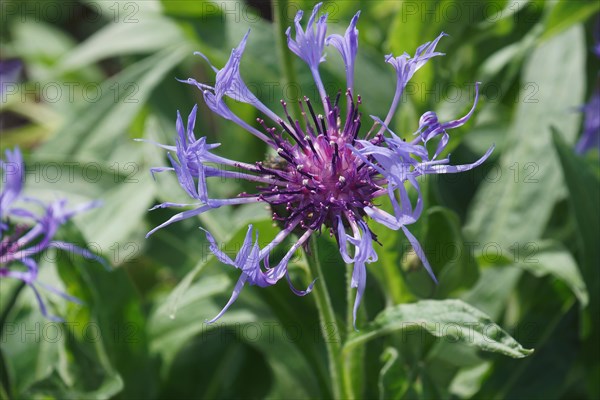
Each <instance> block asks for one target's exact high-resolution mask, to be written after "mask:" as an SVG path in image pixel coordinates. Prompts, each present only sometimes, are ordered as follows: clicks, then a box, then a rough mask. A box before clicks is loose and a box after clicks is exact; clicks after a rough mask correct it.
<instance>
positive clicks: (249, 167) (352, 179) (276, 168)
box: [148, 4, 493, 323]
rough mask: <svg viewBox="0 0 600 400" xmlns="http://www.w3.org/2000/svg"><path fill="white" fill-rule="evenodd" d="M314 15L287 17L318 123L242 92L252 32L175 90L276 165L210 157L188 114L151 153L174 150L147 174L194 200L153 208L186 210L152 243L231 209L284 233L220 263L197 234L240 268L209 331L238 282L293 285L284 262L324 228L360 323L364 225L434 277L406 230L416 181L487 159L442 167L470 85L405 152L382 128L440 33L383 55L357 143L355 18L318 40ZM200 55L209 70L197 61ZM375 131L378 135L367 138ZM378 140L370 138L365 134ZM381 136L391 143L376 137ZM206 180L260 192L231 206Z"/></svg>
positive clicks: (368, 235)
mask: <svg viewBox="0 0 600 400" xmlns="http://www.w3.org/2000/svg"><path fill="white" fill-rule="evenodd" d="M320 7H321V4H317V5H316V6H315V7H314V9H313V12H312V14H311V16H310V18H309V20H308V24H307V28H306V30H304V29H303V28H302V26H301V24H300V22H301V20H302V16H303V13H302V11H300V12H298V14H297V15H296V18H295V19H294V25H295V31H296V36H295V39H294V38H292V34H291V29H292V28H291V27H290V28H289V29H288V30H287V32H286V35H287V39H288V47H289V48H290V50H291V51H292V52H294V53H295V54H296V55H297V56H299V57H300V58H301V59H302V60H303V61H304V62H306V64H307V65H308V67H309V69H310V71H311V73H312V76H313V78H314V81H315V84H316V87H317V89H318V91H319V95H320V101H321V106H322V110H323V114H320V113H317V111H316V109H317V107H316V106H313V104H312V103H311V101H310V100H309V99H308V98H306V97H305V98H304V101H303V102H300V108H301V112H302V114H301V118H302V120H303V124H301V123H300V122H299V121H298V120H296V119H293V118H292V116H291V115H290V114H289V112H288V109H287V104H286V103H285V102H284V101H282V102H281V104H282V106H283V112H284V115H285V117H284V118H282V117H279V116H278V115H277V114H276V113H275V112H273V111H272V110H270V109H269V108H268V107H267V106H266V105H264V104H263V103H262V102H261V101H260V100H259V99H258V98H256V96H254V95H253V94H252V93H251V92H250V91H249V90H248V87H247V85H246V84H245V83H244V81H243V79H242V77H241V75H240V62H241V58H242V55H243V51H244V48H245V46H246V41H247V39H248V33H247V34H246V35H245V36H244V37H243V39H242V41H241V42H240V44H239V45H238V46H237V47H236V48H234V49H233V50H232V52H231V56H230V58H229V60H228V61H227V63H226V64H225V66H224V67H223V68H222V69H220V70H219V69H217V68H215V67H214V66H212V64H211V68H212V69H213V71H214V72H215V73H216V83H215V85H214V86H210V85H207V84H204V83H199V82H197V81H196V80H194V79H192V78H190V79H187V80H185V81H182V82H185V83H188V84H191V85H194V86H196V87H198V88H199V89H200V90H202V93H203V96H204V100H205V101H206V103H207V105H208V107H209V108H210V109H211V110H212V111H213V112H215V113H216V114H218V115H220V116H221V117H223V118H225V119H227V120H230V121H233V122H235V123H236V124H238V125H239V126H241V127H242V128H244V129H246V130H247V131H249V132H250V133H251V134H253V135H255V136H256V137H258V138H259V139H261V140H263V141H264V142H265V143H266V144H267V145H268V146H270V147H271V148H273V149H274V150H275V151H276V152H277V154H278V156H279V158H280V160H279V161H280V162H277V163H262V162H257V163H256V164H247V163H241V162H237V161H234V160H229V159H226V158H223V157H220V156H217V155H215V154H213V153H212V151H213V150H214V149H215V148H216V147H217V146H218V144H212V145H209V144H207V143H206V138H204V137H202V138H200V139H197V138H196V136H195V135H194V133H193V129H194V121H195V117H196V107H194V109H193V110H192V112H191V113H190V115H189V118H188V123H187V128H186V127H184V125H183V120H182V118H181V115H179V113H178V114H177V125H176V128H177V134H178V136H177V139H176V146H165V145H160V144H159V146H161V147H163V148H165V149H167V150H168V151H169V152H174V153H175V154H176V156H177V160H175V159H174V158H173V157H172V156H171V153H169V154H168V157H169V161H170V163H171V167H161V168H155V169H153V170H152V172H160V171H165V170H171V171H174V172H175V174H176V175H177V178H178V180H179V183H180V184H181V186H182V187H183V188H184V190H185V191H186V192H187V193H188V195H190V197H191V198H193V199H194V200H196V203H193V204H174V203H163V204H159V205H157V206H156V207H155V208H158V207H160V208H162V207H173V206H174V207H188V206H192V207H193V208H192V209H190V210H186V211H183V212H181V213H178V214H176V215H175V216H173V217H172V218H171V219H169V220H168V221H166V222H165V223H163V224H161V225H159V226H158V227H156V228H154V229H153V230H151V231H150V232H149V233H148V235H150V234H152V233H154V232H156V230H158V229H160V228H163V227H165V226H167V225H169V224H171V223H173V222H176V221H180V220H182V219H185V218H189V217H192V216H194V215H199V214H201V213H204V212H206V211H208V210H211V209H213V208H219V207H221V206H224V205H234V204H248V203H257V202H262V203H267V204H268V205H270V206H271V209H272V211H273V219H274V220H278V221H281V222H282V223H283V229H282V230H281V232H279V233H278V234H277V235H276V237H275V238H274V239H273V240H272V241H271V242H270V243H269V244H268V245H266V246H265V247H264V248H263V249H261V248H260V247H259V245H258V240H257V238H256V239H255V240H254V243H253V239H252V238H253V228H252V226H249V227H248V232H247V235H246V238H245V240H244V244H243V245H242V247H241V249H240V251H239V253H238V255H237V257H236V258H235V260H232V259H231V258H230V257H229V256H227V255H226V254H224V253H223V252H222V251H221V250H220V249H219V247H218V246H217V245H216V243H215V239H214V238H213V236H212V235H211V234H210V233H209V232H208V231H205V234H206V237H207V239H208V241H209V243H210V248H211V251H212V252H213V253H214V254H215V256H216V257H217V259H218V260H219V261H221V262H223V263H225V264H229V265H232V266H234V267H236V268H237V269H239V270H240V271H241V276H240V278H239V280H238V283H237V284H236V286H235V289H234V291H233V294H232V296H231V298H230V300H229V301H228V302H227V304H226V305H225V307H224V308H223V310H222V311H221V312H220V313H219V314H218V315H217V316H216V317H214V318H213V319H211V320H210V321H208V322H209V323H212V322H214V321H216V320H217V319H218V318H220V317H221V316H222V315H223V313H224V312H225V311H226V310H227V309H228V308H229V307H230V305H231V304H232V303H233V302H234V301H235V299H237V297H238V295H239V293H240V291H241V289H242V287H243V286H244V285H245V284H250V285H257V286H262V287H264V286H270V285H273V284H275V283H276V282H278V281H279V280H280V279H281V278H282V277H284V276H286V277H287V280H288V282H289V283H290V286H291V282H290V279H289V276H288V271H287V264H288V262H289V260H290V259H291V256H292V254H293V253H294V251H296V250H297V249H298V248H299V247H301V246H303V247H307V244H308V241H309V239H310V237H311V236H312V234H313V233H315V232H317V233H320V232H321V230H322V227H323V226H325V227H326V228H328V229H329V230H330V233H331V235H333V236H335V238H336V239H337V241H338V244H339V249H340V254H341V256H342V258H343V259H344V261H345V262H347V263H353V264H354V269H353V273H352V280H351V286H352V287H353V288H357V292H356V298H355V302H354V322H355V323H356V311H357V309H358V306H359V304H360V302H361V299H362V296H363V293H364V290H365V284H366V275H367V272H366V264H367V263H372V262H374V261H376V260H377V253H376V252H375V250H374V249H373V241H377V238H376V236H375V234H374V233H373V232H372V231H371V229H370V228H369V226H368V225H367V222H366V220H367V217H370V219H372V220H373V221H375V222H378V223H380V224H383V225H385V226H387V227H389V228H391V229H395V230H397V229H402V230H403V232H404V233H405V235H406V236H407V238H408V240H409V241H410V243H411V244H412V246H413V248H414V250H415V252H416V253H417V255H418V256H419V258H420V259H421V260H422V262H423V264H424V266H425V268H426V269H427V271H428V272H429V273H430V275H431V276H432V278H433V279H434V280H435V276H434V275H433V271H432V270H431V267H430V266H429V263H428V261H427V259H426V257H425V253H424V252H423V250H422V248H421V246H420V245H419V242H418V240H417V239H416V238H415V237H414V236H413V235H412V234H411V233H410V231H409V230H408V229H407V227H406V226H407V225H410V224H412V223H414V222H416V221H417V220H418V219H419V216H420V215H421V213H422V210H423V198H422V195H421V191H420V188H419V183H418V181H417V178H418V177H419V176H421V175H428V174H443V173H454V172H461V171H466V170H469V169H471V168H474V167H476V166H478V165H480V164H481V163H483V162H484V161H485V160H486V159H487V158H488V157H489V155H490V153H491V152H492V150H493V147H491V148H490V149H489V150H488V151H487V152H486V154H485V155H484V156H483V157H481V158H480V159H479V160H477V161H476V162H474V163H472V164H467V165H459V166H453V165H449V159H448V158H443V159H439V156H440V154H441V153H442V152H443V150H444V149H445V148H446V145H447V144H448V140H449V135H448V130H450V129H453V128H456V127H459V126H461V125H463V124H464V123H466V122H467V121H468V120H469V118H470V117H471V116H472V114H473V112H474V110H475V106H476V105H477V101H478V88H479V87H478V85H476V98H475V101H474V104H473V107H472V109H471V110H470V111H469V112H468V113H467V115H465V116H464V117H462V118H459V119H457V120H454V121H449V122H440V121H439V120H438V117H437V115H436V114H435V113H434V112H431V111H430V112H427V113H425V114H424V115H423V116H422V117H421V119H420V122H419V128H418V130H417V131H416V132H415V139H414V140H413V141H412V142H410V143H406V142H405V141H403V140H402V139H401V138H400V137H398V136H397V135H396V134H395V133H394V132H392V131H391V130H390V129H389V128H388V125H389V123H390V121H391V120H392V117H393V116H394V114H395V111H396V108H397V106H398V104H399V102H400V98H401V96H402V93H403V91H404V88H405V87H406V85H407V83H408V81H409V80H410V78H411V77H412V76H413V75H414V73H415V72H416V71H417V70H418V69H419V68H421V67H422V66H423V65H425V63H427V61H429V60H430V59H431V58H433V57H435V56H439V55H442V53H439V52H436V50H435V48H436V46H437V44H438V42H439V41H440V40H441V38H442V37H444V36H445V34H444V33H442V34H440V35H439V36H438V37H437V38H436V39H435V40H434V41H432V42H428V43H425V44H424V45H422V46H420V47H419V48H418V49H417V51H416V53H415V55H414V56H410V55H408V54H406V53H405V54H403V55H401V56H399V57H394V56H392V55H388V56H386V58H385V61H386V62H388V63H389V64H391V65H392V66H393V67H394V69H395V70H396V78H397V81H396V91H395V94H394V97H393V99H392V102H391V106H390V109H389V111H388V112H387V114H386V117H385V119H384V120H380V119H379V118H378V117H375V116H373V117H372V118H373V119H374V120H375V123H374V125H373V127H372V128H371V130H370V131H369V132H368V133H367V134H366V135H365V136H364V137H363V138H359V137H358V135H359V132H360V128H361V119H362V114H361V113H360V111H359V106H360V104H361V97H360V95H355V94H354V86H353V85H354V77H353V75H354V63H355V59H356V53H357V50H358V30H357V28H356V25H357V22H358V18H359V15H360V13H356V15H355V16H354V17H353V18H352V21H351V23H350V25H349V27H348V29H347V30H346V33H345V35H344V36H341V35H337V34H334V35H330V36H328V37H326V31H327V15H326V14H325V15H322V16H320V17H318V13H319V9H320ZM325 45H332V46H333V47H334V48H335V49H336V50H337V51H338V52H339V53H340V55H341V57H342V59H343V61H344V64H345V67H346V79H347V90H346V92H345V97H346V102H347V106H346V110H345V114H343V113H342V107H341V106H340V103H339V100H340V97H341V96H340V94H341V92H339V93H338V95H337V97H336V98H335V100H334V101H333V102H332V101H331V99H330V97H329V96H328V95H327V94H326V93H325V90H324V86H323V83H322V80H321V77H320V74H319V64H320V63H321V62H323V61H324V60H325V55H324V47H325ZM197 54H199V53H197ZM200 55H201V56H202V57H204V58H205V59H206V60H207V61H208V59H207V58H206V57H205V56H204V55H202V54H200ZM209 63H210V62H209ZM224 97H229V98H231V99H234V100H238V101H241V102H245V103H248V104H251V105H253V106H254V107H256V108H257V109H258V110H259V111H260V112H261V113H262V114H264V115H265V117H266V118H268V119H270V120H271V121H272V122H273V123H274V124H275V126H274V127H273V126H269V125H268V123H267V122H265V120H263V119H262V118H258V120H257V122H258V123H259V125H261V126H262V128H263V131H260V130H258V129H256V128H255V127H253V126H251V125H250V124H248V123H247V122H244V121H242V120H241V119H240V118H239V117H238V116H237V115H235V113H234V112H233V111H232V110H231V109H230V108H229V107H227V105H226V104H225V101H224ZM319 108H320V107H319ZM302 126H305V128H303V127H302ZM376 127H378V128H377V129H375V128H376ZM375 131H377V133H375V134H373V132H375ZM386 132H387V133H389V136H386V135H384V133H386ZM434 137H439V142H438V144H437V147H436V149H435V151H434V153H433V155H431V156H430V151H429V149H428V148H427V144H428V142H429V141H430V140H431V139H433V138H434ZM207 162H210V163H217V164H221V165H223V166H227V167H235V168H237V169H242V170H244V171H245V172H244V173H237V172H235V173H234V172H230V171H225V170H223V169H221V168H214V167H211V166H209V165H207ZM213 176H218V177H224V178H229V177H232V176H235V177H236V178H243V179H247V180H249V181H252V182H255V183H256V184H257V188H256V191H257V193H255V194H247V193H243V194H240V195H239V196H238V197H236V198H231V199H211V198H209V196H208V193H207V190H206V179H207V178H209V177H213ZM407 185H408V187H409V188H410V187H411V186H412V187H413V188H414V189H415V190H416V192H417V201H416V204H415V206H414V207H413V205H412V204H411V202H410V200H409V196H408V191H407ZM385 195H387V196H389V198H390V200H391V203H392V206H393V214H390V213H388V212H386V211H384V210H382V209H380V208H379V207H377V206H376V205H375V200H376V199H377V198H379V197H381V196H385ZM281 210H284V211H281ZM347 231H348V232H351V233H347ZM292 232H300V233H299V234H298V236H299V238H298V240H297V241H296V242H295V243H294V245H293V246H292V247H291V248H290V249H289V251H288V252H287V254H286V255H285V257H283V259H282V260H281V261H280V262H279V263H278V264H277V265H276V266H275V267H271V266H270V265H269V260H268V255H269V252H270V251H272V250H273V248H275V247H276V246H278V245H279V244H280V243H282V241H283V240H284V239H285V238H286V237H288V236H289V235H291V234H292ZM348 248H353V251H349V249H348ZM313 283H314V282H313ZM291 287H292V290H293V291H294V293H296V294H298V295H305V294H307V293H309V292H310V291H311V289H312V284H311V285H310V286H309V287H308V288H307V289H306V290H297V289H295V288H293V286H291Z"/></svg>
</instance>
